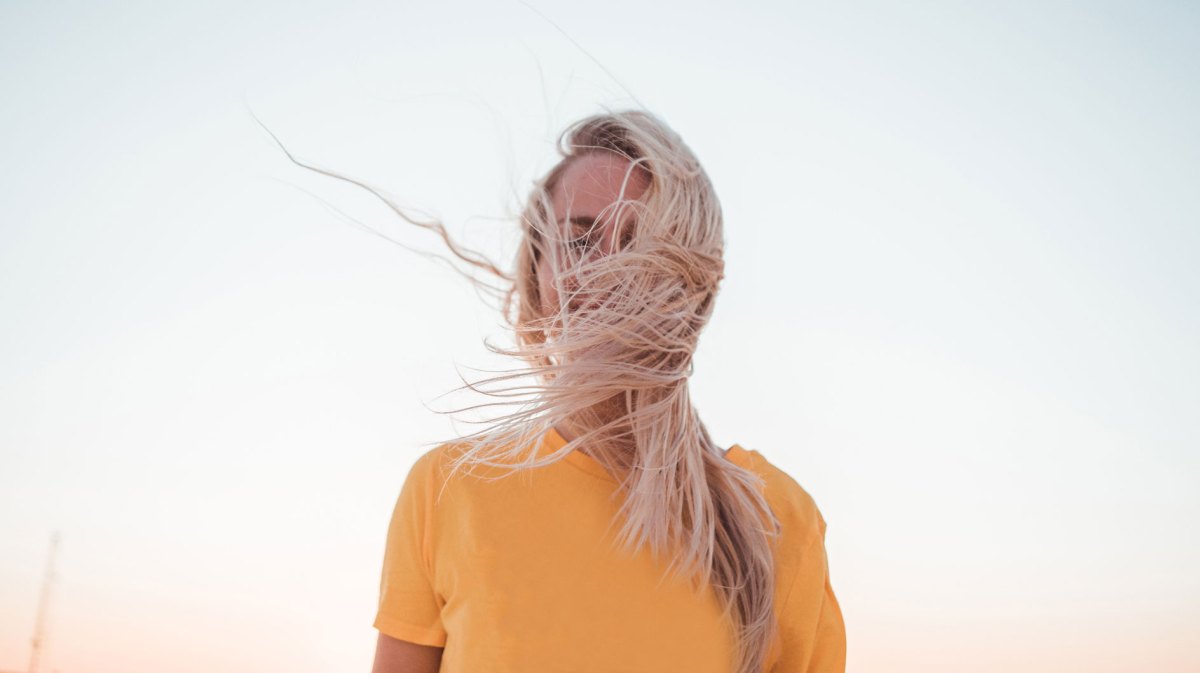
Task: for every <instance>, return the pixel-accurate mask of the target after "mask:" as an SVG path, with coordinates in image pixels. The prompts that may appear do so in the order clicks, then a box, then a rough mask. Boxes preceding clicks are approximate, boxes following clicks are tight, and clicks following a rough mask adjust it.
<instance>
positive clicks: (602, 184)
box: [371, 151, 650, 673]
mask: <svg viewBox="0 0 1200 673" xmlns="http://www.w3.org/2000/svg"><path fill="white" fill-rule="evenodd" d="M629 165H630V162H629V160H627V159H624V158H622V157H620V156H618V155H616V154H614V153H612V152H602V151H596V152H588V153H586V154H583V155H581V156H578V157H576V158H575V159H573V160H571V162H570V164H568V166H567V168H566V170H565V171H564V172H563V174H562V177H561V179H560V180H559V181H558V182H557V183H556V184H555V185H554V187H553V189H552V190H551V202H552V204H553V208H554V212H555V214H556V218H555V219H556V221H557V222H558V223H559V225H560V226H562V227H564V237H565V238H566V239H567V240H572V239H575V240H576V242H575V244H574V245H575V246H576V250H577V251H580V252H583V253H584V254H599V255H608V254H611V253H612V252H613V251H614V250H616V249H618V247H619V246H620V245H621V239H622V237H623V236H624V235H627V233H628V231H629V229H630V227H632V226H633V224H634V222H633V217H632V215H633V213H632V211H631V210H627V211H626V212H625V213H624V216H623V218H622V219H621V220H620V221H619V222H618V221H615V219H614V218H611V217H608V218H605V219H602V220H600V221H599V222H597V226H596V227H595V229H594V230H593V231H592V234H591V236H590V238H588V239H587V240H581V239H582V238H583V236H584V234H585V233H586V232H587V230H588V229H589V226H588V225H586V224H584V223H583V222H584V221H585V220H597V219H599V217H600V214H601V212H603V211H604V209H605V208H607V207H608V206H610V205H612V204H613V203H614V202H616V201H617V199H618V197H619V195H620V193H621V183H622V181H624V180H625V174H626V172H628V170H629ZM649 186H650V176H649V174H648V173H646V172H645V171H644V170H641V169H638V170H636V171H635V172H634V173H633V174H632V175H631V176H630V179H629V182H628V184H627V185H626V187H625V198H626V199H630V200H636V199H640V198H641V197H642V195H643V194H644V193H645V192H646V189H647V188H649ZM568 211H569V212H570V214H571V219H572V221H571V222H567V221H566V219H565V218H566V214H567V212H568ZM537 279H538V287H539V290H540V292H539V294H540V295H541V297H542V310H543V311H544V312H550V313H554V312H557V310H558V290H557V289H556V288H555V287H554V274H553V270H552V269H551V268H550V265H549V263H548V260H547V259H546V258H545V257H544V256H543V258H542V260H541V261H540V262H539V264H538V269H537ZM570 282H571V281H570V280H569V279H568V280H567V285H568V287H571V285H570ZM556 429H558V430H559V431H560V433H561V434H562V435H563V436H564V437H566V438H568V439H570V438H572V437H574V436H575V433H576V432H579V430H577V429H576V428H575V427H574V426H572V425H570V424H566V425H565V426H564V427H559V428H556ZM442 650H443V648H440V647H430V646H428V645H418V644H416V643H410V642H408V641H405V640H399V639H397V638H392V637H391V636H387V635H384V634H382V633H380V634H379V638H378V640H377V641H376V645H375V663H374V666H373V667H372V669H371V673H437V671H438V669H439V668H440V667H441V662H442Z"/></svg>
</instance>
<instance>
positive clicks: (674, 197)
mask: <svg viewBox="0 0 1200 673" xmlns="http://www.w3.org/2000/svg"><path fill="white" fill-rule="evenodd" d="M558 146H559V147H558V149H559V152H560V153H561V155H562V159H561V160H560V161H559V162H558V163H557V165H555V166H554V168H552V169H551V170H550V171H549V172H548V173H547V174H546V175H545V176H544V177H543V178H541V179H540V180H538V181H537V182H535V184H534V187H533V189H532V191H531V193H530V195H529V197H528V200H527V202H526V204H525V206H524V209H523V212H522V213H521V214H520V227H521V231H522V238H521V244H520V248H519V250H518V252H517V254H516V260H515V268H514V270H513V272H512V273H507V272H504V271H501V270H500V269H499V268H497V266H496V265H495V264H492V263H490V262H488V261H487V260H486V259H485V258H483V257H482V256H480V255H477V254H474V253H469V252H466V251H463V250H462V249H461V248H460V247H459V246H458V245H456V244H455V243H454V242H453V241H452V240H451V239H450V237H449V236H448V234H447V233H446V231H445V229H444V227H443V226H442V225H441V223H440V222H437V221H421V220H417V219H415V218H413V217H412V216H410V215H407V214H405V213H404V212H403V211H401V210H400V209H399V208H397V207H396V206H395V205H394V204H392V203H391V202H390V201H388V200H387V199H386V198H385V197H383V196H380V195H379V194H378V192H375V191H374V190H371V189H370V188H369V187H366V186H365V185H362V184H361V183H358V182H356V181H353V180H350V181H351V182H355V184H359V185H360V186H363V187H364V188H366V189H368V190H371V191H372V192H373V193H375V194H376V195H377V196H380V198H382V199H383V200H384V201H385V202H387V203H388V204H389V205H390V206H392V208H393V210H395V212H397V213H398V214H400V215H401V216H402V217H404V218H405V219H406V220H408V221H409V222H412V223H414V224H418V225H420V226H423V227H426V228H429V229H432V230H434V231H436V232H437V233H438V234H440V236H441V237H442V239H443V241H445V243H446V244H447V245H448V247H449V248H450V250H451V251H452V252H453V253H454V254H455V255H456V256H457V257H458V258H459V259H461V260H463V261H465V262H467V263H469V264H471V265H472V266H475V267H477V268H479V269H483V270H485V271H487V272H489V273H490V274H492V275H494V276H495V277H496V278H497V279H499V282H500V283H499V285H498V286H495V287H493V288H492V289H493V290H494V291H495V290H496V287H499V290H498V291H497V295H496V296H497V297H499V298H500V299H501V300H502V302H501V309H502V313H503V315H504V319H505V321H506V322H507V323H508V324H509V326H510V327H511V328H512V329H513V331H514V333H515V337H516V338H515V346H514V347H512V348H502V347H498V346H494V345H492V344H488V348H489V349H491V350H492V351H493V352H497V353H500V354H504V355H509V356H513V357H516V358H519V359H521V360H522V361H524V364H525V366H523V367H521V368H520V369H517V370H511V371H507V372H503V373H502V374H501V375H499V376H495V377H491V378H487V379H484V380H482V381H478V382H475V383H467V384H466V387H469V388H471V389H472V390H476V391H478V392H481V393H483V394H485V395H488V396H491V397H492V398H494V399H495V400H497V401H495V402H491V403H488V404H483V405H476V406H472V407H467V408H468V409H476V408H481V407H492V406H515V407H517V408H516V409H514V410H513V411H511V412H510V413H506V414H503V415H500V416H499V417H496V418H493V419H491V420H489V421H488V422H487V424H488V427H486V428H485V429H483V430H481V431H479V432H476V433H473V434H470V435H467V436H465V437H456V438H453V439H452V440H448V443H450V444H452V445H453V446H455V447H457V449H458V450H457V451H456V452H455V458H454V461H453V467H454V470H458V469H460V468H463V467H466V466H472V465H486V466H489V467H503V468H507V470H508V472H509V473H511V472H513V471H519V470H522V469H529V468H536V467H540V466H543V465H547V464H549V463H551V462H554V461H557V460H559V459H561V458H563V457H564V456H566V454H567V453H569V452H570V451H573V450H576V449H578V448H580V447H586V448H587V452H588V453H589V454H590V455H592V456H593V457H595V458H596V460H597V461H599V462H600V463H601V464H603V465H604V466H605V467H606V468H607V469H608V471H609V472H610V473H611V474H613V475H614V476H615V477H616V479H617V481H618V483H619V484H620V490H621V494H622V495H623V501H622V505H621V509H620V512H619V515H618V519H619V520H620V521H621V522H622V527H621V530H620V533H619V535H618V540H619V542H620V544H621V546H622V547H623V548H624V549H625V550H626V551H629V552H631V553H632V552H636V551H637V550H639V549H642V548H644V547H647V546H648V547H649V549H650V551H651V553H652V554H653V555H654V556H655V557H656V558H658V559H659V560H661V561H663V562H664V566H665V571H664V575H666V574H670V573H672V572H673V573H674V574H676V575H677V576H681V577H685V578H688V579H690V580H692V581H693V585H692V586H693V587H695V588H697V589H701V588H702V587H705V586H711V587H712V588H713V589H714V590H715V591H716V592H717V595H718V597H719V599H720V601H721V604H722V606H723V607H724V615H725V616H726V617H727V618H729V619H730V620H731V623H732V624H733V625H734V627H735V629H736V636H737V637H736V643H737V651H736V655H735V656H736V669H735V670H736V671H737V672H738V673H760V671H762V670H764V669H765V665H766V659H767V656H768V653H769V651H770V648H771V645H772V643H773V641H774V639H775V638H776V630H777V624H776V621H775V614H774V605H773V599H774V590H775V565H774V556H773V539H775V538H776V536H778V534H779V532H780V523H779V520H778V519H777V518H776V516H775V514H774V513H773V512H772V511H771V508H770V506H769V505H768V503H767V501H766V499H765V497H764V495H763V493H762V480H761V478H760V477H758V476H757V475H756V474H754V473H753V472H751V471H750V470H746V469H743V468H742V467H739V466H738V465H735V464H733V463H732V462H730V461H728V460H726V459H725V458H724V455H723V452H722V451H721V449H720V448H719V447H717V446H716V445H715V444H714V442H713V440H712V439H711V438H710V436H709V434H708V431H707V429H706V428H705V426H704V423H703V422H701V420H700V417H699V415H698V414H697V412H696V410H695V408H694V407H693V406H692V402H691V398H690V396H689V392H688V378H689V376H690V375H691V373H692V357H693V355H694V353H695V351H696V346H697V339H698V337H699V334H700V331H701V330H702V328H703V327H704V326H705V325H706V324H707V322H708V320H709V317H710V316H711V314H712V310H713V303H714V299H715V297H716V295H717V291H718V286H719V283H720V280H721V279H722V277H723V268H724V267H723V261H722V253H723V249H724V240H723V236H724V234H723V221H722V214H721V208H720V204H719V202H718V200H717V197H716V194H715V192H714V190H713V186H712V184H711V182H710V181H709V178H708V176H707V174H706V173H705V171H704V170H703V168H702V167H701V165H700V163H699V161H698V160H697V159H696V157H695V156H694V155H693V153H692V151H691V150H690V149H689V148H688V147H687V146H686V145H685V144H684V143H683V141H682V140H681V139H680V137H679V136H678V135H677V134H676V133H675V132H674V131H672V130H671V129H670V128H669V127H667V125H666V124H664V123H663V122H662V121H660V120H659V119H657V118H656V117H654V116H653V115H651V114H649V113H646V112H643V111H623V112H609V113H605V114H599V115H595V116H592V117H588V118H585V119H582V120H580V121H578V122H576V123H575V124H573V125H571V126H570V127H568V128H567V129H566V130H565V131H564V132H563V134H562V135H561V136H560V138H559V141H558ZM590 152H612V153H616V154H617V155H619V156H621V157H624V158H625V159H628V160H629V162H630V167H629V172H628V173H627V174H626V176H625V183H624V184H625V187H624V188H623V189H622V193H621V198H620V199H619V200H618V201H617V202H616V203H615V204H614V205H613V206H612V212H607V213H601V216H600V217H597V218H596V221H597V224H596V226H600V225H599V222H600V221H602V219H603V218H607V217H612V218H616V219H614V220H613V221H616V222H620V221H623V220H622V219H621V216H622V213H624V212H625V209H633V213H632V215H634V217H633V218H631V221H632V222H633V223H634V224H633V226H632V228H631V230H629V231H627V232H623V234H622V237H621V243H620V245H619V246H618V247H616V248H615V249H614V250H613V252H612V253H611V254H607V255H594V254H590V251H589V250H587V249H586V248H584V249H583V250H582V251H581V250H580V249H579V248H578V247H577V246H575V245H573V241H572V240H571V239H570V238H569V232H567V231H565V229H566V227H564V226H563V225H562V224H561V223H562V222H564V221H567V219H568V215H569V214H566V213H555V212H553V208H552V206H551V193H552V190H553V189H554V188H555V185H556V184H557V183H558V181H559V180H560V179H561V178H562V176H563V174H564V172H565V170H566V169H567V167H568V166H569V165H570V163H571V162H572V161H575V160H576V159H578V158H579V157H581V156H584V155H585V154H587V153H590ZM289 156H290V155H289ZM317 170H320V169H317ZM637 171H643V172H644V174H645V175H647V176H648V177H649V187H648V188H647V189H646V191H645V193H644V194H643V195H642V196H641V198H639V199H637V200H631V199H628V198H625V191H626V189H627V188H628V185H629V184H630V180H631V179H632V178H633V177H634V173H635V172H637ZM321 172H325V171H321ZM327 174H328V173H327ZM335 177H339V178H342V179H347V178H343V177H342V176H340V175H335ZM540 263H549V264H550V265H551V266H550V268H551V269H553V270H554V274H553V275H554V278H555V285H556V287H557V295H558V300H559V301H558V307H557V310H556V311H550V312H549V314H546V312H544V311H543V303H544V302H543V299H544V298H543V297H542V296H541V295H540V292H539V284H538V277H537V267H538V265H539V264H540ZM472 280H473V281H475V282H479V281H478V280H477V279H475V278H472ZM522 380H524V381H533V382H534V383H532V384H530V383H521V381H522ZM489 388H490V389H489ZM556 426H557V427H571V428H581V429H583V432H582V433H581V434H579V435H578V436H576V437H573V438H572V439H571V440H570V441H568V442H567V443H566V445H565V446H563V447H562V448H561V449H559V450H558V451H556V452H554V453H552V454H550V455H547V456H544V457H542V458H538V456H537V443H538V440H539V439H540V438H541V437H542V436H543V435H544V434H545V433H547V432H548V431H549V430H550V429H551V428H552V427H556Z"/></svg>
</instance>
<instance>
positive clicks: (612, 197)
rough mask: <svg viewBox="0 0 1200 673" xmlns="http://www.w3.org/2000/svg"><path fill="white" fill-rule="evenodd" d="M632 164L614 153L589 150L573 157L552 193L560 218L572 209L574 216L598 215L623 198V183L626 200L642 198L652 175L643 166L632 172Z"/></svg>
mask: <svg viewBox="0 0 1200 673" xmlns="http://www.w3.org/2000/svg"><path fill="white" fill-rule="evenodd" d="M631 166H632V162H630V161H629V160H628V159H626V158H625V157H622V156H620V155H618V154H616V153H614V152H588V153H586V154H583V155H581V156H579V157H577V158H575V159H573V160H572V161H571V162H570V163H569V164H568V165H567V167H566V170H564V171H563V174H562V177H561V178H560V179H559V180H558V182H557V183H556V184H555V185H554V189H553V190H552V191H551V194H550V197H551V203H552V205H553V207H554V211H555V213H556V217H557V219H562V218H563V217H565V216H566V213H567V211H568V210H569V211H570V213H571V215H572V216H582V217H591V218H594V217H596V216H598V215H599V214H600V212H601V211H603V210H604V209H605V208H607V207H609V206H610V205H612V204H613V203H614V202H616V201H617V200H618V199H619V198H620V197H621V187H622V185H624V187H625V195H624V196H625V199H627V200H637V199H640V198H641V197H642V194H643V193H645V191H646V189H647V188H648V187H649V186H650V176H649V174H648V173H646V171H645V170H644V169H641V168H637V169H635V170H633V172H632V173H630V168H631ZM626 176H628V181H626Z"/></svg>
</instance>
